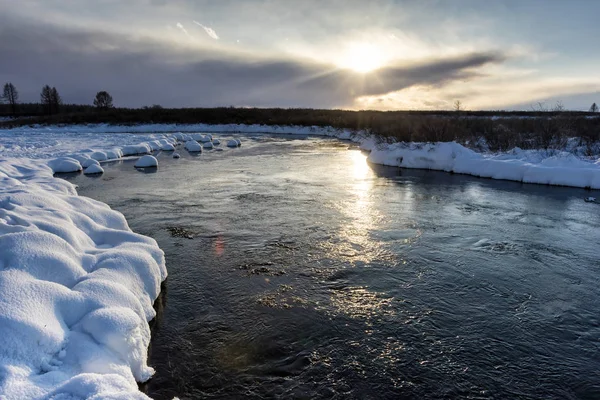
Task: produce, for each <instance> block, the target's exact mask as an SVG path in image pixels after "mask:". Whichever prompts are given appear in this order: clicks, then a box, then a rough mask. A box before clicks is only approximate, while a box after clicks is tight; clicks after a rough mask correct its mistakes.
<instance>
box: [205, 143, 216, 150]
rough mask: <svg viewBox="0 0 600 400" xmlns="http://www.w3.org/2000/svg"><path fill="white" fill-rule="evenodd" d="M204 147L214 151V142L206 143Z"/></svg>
mask: <svg viewBox="0 0 600 400" xmlns="http://www.w3.org/2000/svg"><path fill="white" fill-rule="evenodd" d="M202 147H204V148H205V149H212V148H213V147H214V146H213V144H212V142H205V143H204V144H203V145H202Z"/></svg>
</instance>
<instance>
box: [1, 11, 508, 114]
mask: <svg viewBox="0 0 600 400" xmlns="http://www.w3.org/2000/svg"><path fill="white" fill-rule="evenodd" d="M0 55H1V57H2V62H1V63H0V81H2V82H4V81H12V82H13V83H15V85H17V87H18V89H19V90H20V92H21V99H22V100H23V101H37V99H38V96H39V91H40V89H41V87H42V86H43V85H45V84H49V85H52V86H56V87H57V88H58V89H59V92H60V93H61V94H62V96H63V98H64V100H65V101H66V102H70V103H90V102H91V99H92V98H93V96H94V94H95V93H96V92H97V91H99V90H107V91H109V92H110V93H111V94H112V95H113V97H114V98H115V103H116V104H118V105H121V106H141V105H146V104H154V103H157V104H162V105H164V106H173V107H182V106H218V105H240V106H281V107H344V106H350V105H352V103H353V100H354V99H355V98H356V97H358V96H362V95H381V94H385V93H389V92H392V91H396V90H400V89H403V88H407V87H410V86H413V85H441V84H444V83H446V82H449V81H455V80H466V79H471V78H474V77H477V76H479V73H478V72H477V68H479V67H481V66H483V65H485V64H488V63H501V62H503V61H504V57H503V56H502V55H501V54H496V53H474V54H466V55H464V56H460V57H455V58H446V59H432V60H427V61H423V62H421V63H418V64H412V65H404V66H395V67H387V68H383V69H381V70H378V71H376V72H373V73H370V74H366V75H362V74H358V73H355V72H352V71H347V70H340V69H336V68H334V67H333V66H330V65H323V64H318V63H315V62H309V61H306V60H293V59H279V60H273V59H264V58H259V57H255V56H252V55H248V54H239V53H230V52H226V51H220V50H215V49H214V48H213V49H204V50H202V49H200V50H198V49H192V48H174V47H173V46H168V45H167V44H163V43H157V42H155V41H151V40H140V39H133V38H131V37H125V36H122V35H115V34H109V33H103V32H87V31H73V30H68V29H62V28H59V27H56V26H49V25H34V24H31V23H25V22H22V21H21V22H19V23H17V21H15V20H12V21H11V20H8V21H3V20H2V18H1V17H0Z"/></svg>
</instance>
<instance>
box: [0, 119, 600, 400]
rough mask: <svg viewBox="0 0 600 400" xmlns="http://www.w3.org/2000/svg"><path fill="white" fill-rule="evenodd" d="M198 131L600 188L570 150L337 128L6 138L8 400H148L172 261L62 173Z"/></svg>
mask: <svg viewBox="0 0 600 400" xmlns="http://www.w3.org/2000/svg"><path fill="white" fill-rule="evenodd" d="M124 132H139V133H138V134H135V135H133V134H128V133H124ZM199 132H206V133H222V134H224V135H225V134H234V133H239V132H242V133H276V134H301V135H321V136H331V137H336V138H340V139H347V140H353V141H354V142H357V143H359V144H360V146H361V148H363V149H365V150H369V151H371V153H370V155H369V160H370V161H371V162H373V163H377V164H384V165H392V166H399V167H405V168H425V169H434V170H443V171H448V172H455V173H463V174H470V175H475V176H481V177H489V178H494V179H508V180H515V181H521V182H530V183H541V184H554V185H565V186H575V187H589V188H593V189H600V161H599V160H593V159H584V158H581V157H577V156H575V155H573V154H572V153H569V152H559V151H554V152H547V151H523V150H520V149H514V150H512V151H510V152H507V153H502V154H485V153H477V152H474V151H472V150H470V149H467V148H465V147H463V146H461V145H459V144H457V143H435V144H419V143H411V144H405V143H393V144H385V143H379V141H378V140H376V138H373V137H369V136H368V135H366V134H365V133H364V132H358V133H356V132H352V131H349V130H337V129H334V128H318V127H277V126H275V127H273V126H262V125H252V126H244V125H216V126H215V125H203V124H197V125H184V126H181V125H139V126H106V125H95V126H72V127H33V128H19V129H15V130H0V249H1V250H0V394H1V395H3V396H6V398H8V399H21V398H40V397H53V396H54V397H56V396H58V395H59V394H65V395H67V397H68V396H71V395H73V396H79V397H84V398H85V397H89V396H92V395H98V396H99V397H100V398H104V397H107V396H109V395H110V396H113V398H145V396H144V395H143V394H141V393H139V392H138V391H137V385H136V381H138V382H140V381H144V380H147V379H148V378H149V377H150V376H151V375H152V369H151V368H149V367H148V366H147V357H146V356H147V347H148V343H149V340H150V330H149V328H148V324H147V321H149V320H150V319H152V318H153V317H154V310H153V308H152V303H153V301H154V300H155V299H156V298H157V296H158V294H159V292H160V283H161V282H162V281H163V280H164V279H165V278H166V275H167V271H166V268H165V262H164V256H163V253H162V251H161V250H160V249H159V248H158V246H157V244H156V242H155V241H154V240H153V239H150V238H147V237H144V236H141V235H138V234H135V233H133V232H131V230H130V229H129V227H128V225H127V222H126V221H125V219H124V217H123V216H122V215H121V214H120V213H118V212H115V211H112V210H111V209H110V208H109V207H108V206H107V205H105V204H102V203H99V202H97V201H94V200H91V199H87V198H83V197H79V196H78V195H77V193H76V191H75V188H74V187H73V185H71V184H69V183H67V182H65V181H62V180H59V179H55V178H53V173H54V172H58V171H61V172H68V171H76V170H81V169H83V167H84V166H86V165H93V164H95V161H93V160H96V161H100V162H102V161H105V160H107V159H114V158H120V157H122V156H124V155H132V154H146V153H150V152H152V151H154V150H161V149H162V150H165V151H172V150H173V148H175V147H176V146H181V145H182V144H183V143H185V142H186V141H198V142H205V141H206V140H209V139H207V138H206V137H205V136H204V135H201V134H200V133H199ZM221 147H224V146H223V145H222V146H221ZM180 148H181V150H180V151H183V146H181V147H180ZM230 151H234V150H230ZM0 397H1V396H0Z"/></svg>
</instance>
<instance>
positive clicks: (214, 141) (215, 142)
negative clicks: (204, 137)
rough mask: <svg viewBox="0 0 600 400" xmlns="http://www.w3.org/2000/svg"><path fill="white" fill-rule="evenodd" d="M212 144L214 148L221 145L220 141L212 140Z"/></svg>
mask: <svg viewBox="0 0 600 400" xmlns="http://www.w3.org/2000/svg"><path fill="white" fill-rule="evenodd" d="M212 143H213V144H214V145H215V146H218V145H220V144H221V141H220V140H219V139H213V141H212Z"/></svg>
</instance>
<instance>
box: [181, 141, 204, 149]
mask: <svg viewBox="0 0 600 400" xmlns="http://www.w3.org/2000/svg"><path fill="white" fill-rule="evenodd" d="M184 147H185V149H186V150H187V151H190V152H201V151H202V145H200V143H198V142H196V141H195V140H188V141H187V142H185V146H184Z"/></svg>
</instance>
